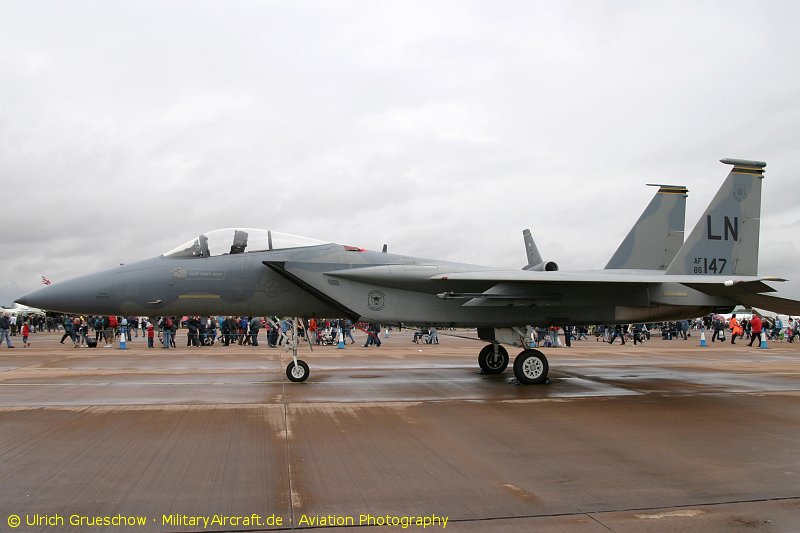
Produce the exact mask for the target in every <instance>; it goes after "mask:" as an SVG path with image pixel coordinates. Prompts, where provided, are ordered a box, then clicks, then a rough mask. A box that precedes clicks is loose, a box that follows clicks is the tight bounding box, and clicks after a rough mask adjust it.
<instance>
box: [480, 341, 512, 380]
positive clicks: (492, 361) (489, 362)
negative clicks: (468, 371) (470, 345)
mask: <svg viewBox="0 0 800 533" xmlns="http://www.w3.org/2000/svg"><path fill="white" fill-rule="evenodd" d="M478 365H479V366H480V367H481V370H482V371H483V373H484V374H501V373H503V372H504V371H505V369H506V368H507V367H508V352H507V351H506V349H505V348H503V347H502V346H500V345H499V344H497V343H492V344H487V345H486V346H484V347H483V350H481V351H480V353H479V354H478Z"/></svg>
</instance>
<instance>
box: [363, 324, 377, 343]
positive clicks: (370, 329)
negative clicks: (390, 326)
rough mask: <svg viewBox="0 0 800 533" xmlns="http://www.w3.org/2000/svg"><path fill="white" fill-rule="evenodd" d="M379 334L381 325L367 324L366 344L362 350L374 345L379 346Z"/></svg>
mask: <svg viewBox="0 0 800 533" xmlns="http://www.w3.org/2000/svg"><path fill="white" fill-rule="evenodd" d="M380 332H381V325H380V324H377V323H375V322H370V323H368V324H367V342H366V344H364V348H366V347H367V346H370V345H371V344H374V345H375V346H377V347H379V348H380V346H381V339H380V336H379V335H380Z"/></svg>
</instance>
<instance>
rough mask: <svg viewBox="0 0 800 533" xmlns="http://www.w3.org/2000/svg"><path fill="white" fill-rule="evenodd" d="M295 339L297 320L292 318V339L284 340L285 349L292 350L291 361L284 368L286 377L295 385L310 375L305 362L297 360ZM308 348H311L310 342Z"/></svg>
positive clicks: (296, 336)
mask: <svg viewBox="0 0 800 533" xmlns="http://www.w3.org/2000/svg"><path fill="white" fill-rule="evenodd" d="M306 331H308V330H306ZM297 338H298V335H297V318H294V319H293V320H292V337H291V338H289V339H287V340H286V345H287V347H288V348H290V349H291V350H292V360H291V362H290V363H289V364H288V365H287V366H286V377H287V378H289V381H294V382H295V383H299V382H301V381H305V380H307V379H308V375H309V374H310V373H311V371H310V370H309V368H308V365H307V364H306V362H305V361H303V360H301V359H298V358H297ZM306 338H308V337H306ZM308 346H309V348H311V343H310V342H309V345H308Z"/></svg>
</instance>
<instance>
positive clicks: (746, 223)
mask: <svg viewBox="0 0 800 533" xmlns="http://www.w3.org/2000/svg"><path fill="white" fill-rule="evenodd" d="M720 162H721V163H724V164H726V165H733V168H732V169H731V171H730V173H729V174H728V177H727V179H726V180H725V182H724V183H723V184H722V187H721V188H720V189H719V191H717V194H716V196H714V199H713V200H712V201H711V203H710V204H709V205H708V207H707V208H706V210H705V212H704V213H703V216H702V217H700V220H699V221H698V222H697V225H696V226H695V227H694V229H693V230H692V233H691V234H690V235H689V238H688V239H686V242H685V243H684V244H683V246H682V247H681V249H680V250H679V251H678V255H676V256H675V259H674V260H673V261H672V263H671V264H670V265H669V268H667V271H666V273H667V274H702V275H720V276H730V275H734V274H738V275H742V276H755V275H756V274H757V273H758V239H759V229H760V219H761V182H762V180H763V179H764V167H765V166H767V164H766V163H764V162H762V161H746V160H743V159H721V160H720Z"/></svg>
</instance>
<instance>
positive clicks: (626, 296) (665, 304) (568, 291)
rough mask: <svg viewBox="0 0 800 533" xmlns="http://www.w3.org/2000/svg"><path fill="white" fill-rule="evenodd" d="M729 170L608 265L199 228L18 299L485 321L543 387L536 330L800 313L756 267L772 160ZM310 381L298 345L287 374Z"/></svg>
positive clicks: (738, 163)
mask: <svg viewBox="0 0 800 533" xmlns="http://www.w3.org/2000/svg"><path fill="white" fill-rule="evenodd" d="M721 162H722V163H724V164H726V165H732V167H733V168H732V169H731V171H730V173H729V174H728V177H727V179H726V180H725V182H724V183H723V185H722V187H721V188H720V189H719V191H718V192H717V194H716V196H715V197H714V199H713V200H712V201H711V203H710V204H709V206H708V208H707V209H706V211H705V212H704V213H703V216H702V217H701V218H700V220H699V221H698V223H697V225H696V226H695V227H694V229H693V230H692V232H691V234H689V237H688V239H687V240H686V242H683V218H684V212H685V211H684V201H685V195H686V189H685V188H684V187H679V186H662V187H661V188H660V189H659V192H658V193H657V194H656V197H655V198H654V199H653V202H651V204H650V206H648V208H647V209H646V210H645V212H644V213H643V214H642V217H641V218H640V219H639V221H638V222H637V223H636V225H635V226H634V228H633V229H632V230H631V232H630V233H629V234H628V236H627V237H626V239H625V240H624V241H623V243H622V244H621V245H620V247H619V249H618V250H617V252H616V253H615V254H614V256H613V257H612V259H611V260H610V261H609V264H608V265H607V266H606V268H605V269H603V270H593V271H574V272H566V271H560V270H558V269H557V267H556V266H555V265H554V264H553V263H551V262H546V261H542V260H541V256H540V255H539V252H538V250H537V249H536V245H535V244H534V243H533V239H532V238H530V234H526V236H525V244H526V250H527V253H528V265H527V266H526V267H524V268H523V269H522V270H498V269H496V268H492V267H485V266H477V265H470V264H463V263H453V262H447V261H441V260H434V259H423V258H419V257H410V256H403V255H395V254H390V253H385V252H376V251H368V250H364V249H362V248H357V247H353V246H345V245H341V244H335V243H330V242H323V241H318V240H314V239H307V238H303V237H297V236H293V235H287V234H282V233H278V232H273V231H268V230H256V229H227V230H217V231H212V232H209V233H205V234H202V235H199V236H197V237H196V238H194V239H192V240H190V241H189V242H187V243H185V244H183V245H181V246H178V247H177V248H175V249H173V250H170V251H169V252H166V253H164V254H163V255H161V256H158V257H155V258H152V259H147V260H144V261H140V262H137V263H132V264H127V265H123V266H119V267H116V268H112V269H110V270H105V271H102V272H98V273H95V274H89V275H86V276H82V277H79V278H76V279H72V280H69V281H64V282H60V283H56V284H53V285H50V286H47V287H44V288H42V289H40V290H37V291H35V292H33V293H31V294H28V295H26V296H24V297H22V298H20V299H18V300H17V302H19V303H21V304H25V305H33V306H36V307H39V308H43V309H48V310H57V311H64V312H81V313H92V314H104V315H105V314H122V315H146V316H165V315H184V314H193V315H212V314H214V315H216V314H223V315H264V314H267V313H269V314H279V315H283V316H303V317H311V316H317V317H348V318H350V319H352V320H365V321H374V322H380V323H384V324H387V323H400V322H406V323H413V324H431V325H447V326H462V327H476V328H477V331H478V336H479V338H480V339H482V340H485V341H488V342H489V344H487V345H486V346H485V347H484V348H483V349H482V350H481V351H480V354H479V356H478V363H479V365H480V367H481V368H482V369H483V370H484V372H487V373H500V372H503V371H504V370H505V369H506V367H507V366H508V364H509V356H508V352H507V350H506V349H505V348H504V347H503V345H504V344H505V345H511V346H518V347H522V348H523V349H522V351H521V352H520V353H519V354H518V355H517V356H516V358H515V359H514V364H513V368H514V374H515V376H516V378H517V379H518V380H519V381H520V382H523V383H542V382H544V381H545V380H546V379H547V373H548V369H549V365H548V361H547V358H546V357H545V356H544V354H542V352H541V351H539V350H535V349H530V348H527V347H526V346H527V342H526V341H527V338H526V337H527V336H526V328H527V326H529V325H550V324H556V325H562V326H566V325H571V324H613V323H631V322H634V323H638V322H652V321H663V320H677V319H683V318H691V317H697V316H701V315H704V314H707V313H709V312H712V311H726V310H729V309H732V308H733V307H734V306H735V305H737V304H741V305H745V306H747V307H759V308H764V309H770V310H772V311H776V312H781V313H787V314H800V302H797V301H794V300H788V299H784V298H778V297H775V296H770V295H767V294H765V293H769V292H774V289H773V288H771V287H770V286H769V285H767V284H766V283H765V281H785V280H783V279H781V278H777V277H770V276H759V275H758V240H759V224H760V215H761V185H762V180H763V178H764V167H765V166H766V163H763V162H760V161H745V160H739V159H722V160H721ZM286 373H287V376H288V377H289V379H290V380H292V381H305V380H306V379H307V378H308V375H309V368H308V365H307V364H306V363H305V362H303V361H300V360H299V359H297V354H296V351H295V352H294V353H293V359H292V361H291V362H290V363H289V365H288V367H287V369H286Z"/></svg>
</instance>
